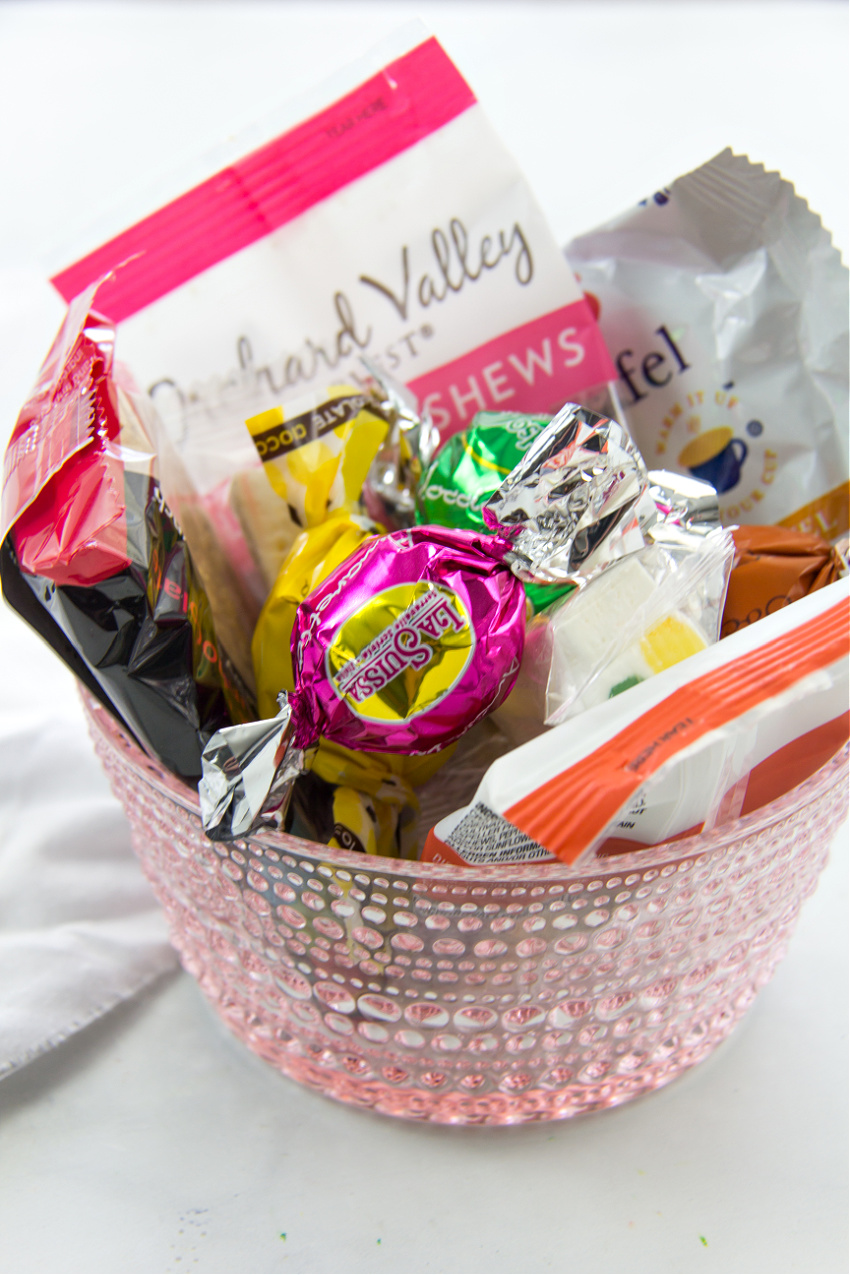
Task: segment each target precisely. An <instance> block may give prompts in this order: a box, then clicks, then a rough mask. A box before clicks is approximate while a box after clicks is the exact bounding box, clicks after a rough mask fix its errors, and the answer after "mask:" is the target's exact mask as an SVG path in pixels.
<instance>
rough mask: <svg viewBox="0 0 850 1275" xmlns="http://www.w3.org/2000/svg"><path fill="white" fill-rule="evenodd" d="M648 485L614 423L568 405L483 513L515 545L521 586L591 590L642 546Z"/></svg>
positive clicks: (512, 554)
mask: <svg viewBox="0 0 850 1275" xmlns="http://www.w3.org/2000/svg"><path fill="white" fill-rule="evenodd" d="M648 485H649V479H648V476H647V472H646V467H645V465H644V463H643V460H642V458H641V456H640V453H639V452H638V450H637V448H636V447H635V445H634V443H633V442H632V440H631V438H630V436H629V434H628V432H627V431H626V430H625V429H624V428H623V426H622V425H620V424H619V423H618V422H617V421H614V420H611V419H610V418H609V417H607V416H600V415H599V414H598V413H597V412H592V411H590V409H589V408H586V407H580V406H579V405H578V404H576V403H567V404H566V405H565V406H564V407H562V408H561V410H560V412H558V414H557V416H555V417H553V418H552V420H551V421H550V422H549V425H548V426H547V427H546V429H545V430H543V432H542V433H541V434H539V435H538V436H537V438H536V439H535V441H534V442H533V443H532V445H531V447H530V448H529V449H528V451H527V452H526V454H525V456H524V457H523V459H522V460H521V461H520V463H519V464H518V465H517V466H516V468H515V469H514V470H512V471H511V473H510V474H509V475H508V477H507V478H506V479H505V481H504V482H503V483H502V486H501V487H500V488H499V490H498V491H497V492H495V493H494V495H492V496H491V497H490V499H489V500H488V501H487V503H486V504H485V505H484V506H483V509H482V514H483V516H484V521H485V523H486V524H487V526H488V527H489V528H490V530H491V531H493V532H497V533H501V534H502V535H504V536H506V537H508V538H509V539H510V541H511V547H510V549H509V550H508V552H507V554H506V557H505V561H506V562H507V564H508V565H509V566H510V567H511V569H512V571H513V572H514V574H515V575H517V576H519V578H520V579H521V580H524V581H527V582H533V583H542V584H576V585H582V584H586V583H587V581H588V580H589V579H590V578H591V576H593V575H595V574H596V573H597V572H598V571H601V570H602V569H603V568H604V567H606V566H608V564H609V563H610V562H613V561H614V560H615V559H616V558H621V557H623V556H624V555H625V554H627V553H632V552H634V551H635V550H636V549H641V548H643V546H644V543H645V540H644V536H643V534H642V531H641V528H640V525H639V522H638V519H637V516H636V513H637V507H638V503H639V501H640V499H641V497H642V496H643V495H644V493H645V492H646V490H647V488H648Z"/></svg>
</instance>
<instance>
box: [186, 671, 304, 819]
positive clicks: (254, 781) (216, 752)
mask: <svg viewBox="0 0 850 1275" xmlns="http://www.w3.org/2000/svg"><path fill="white" fill-rule="evenodd" d="M278 703H279V704H280V712H279V713H278V714H277V716H276V717H273V718H271V719H270V720H269V719H267V720H263V721H258V722H246V723H245V724H244V725H241V726H226V727H224V728H223V729H222V730H219V731H216V733H215V734H214V735H213V736H212V738H211V739H210V741H209V743H208V744H207V746H206V748H205V749H204V751H203V755H202V757H201V765H202V768H203V775H202V777H201V781H200V783H199V784H198V796H199V797H200V802H201V820H202V822H203V825H204V832H205V833H206V834H207V836H208V837H209V839H210V840H211V841H235V840H236V839H237V838H239V837H246V836H248V834H249V833H251V832H254V831H256V830H257V829H258V828H260V827H280V825H281V824H282V823H283V819H284V816H285V815H286V811H287V807H288V806H289V798H290V795H291V792H292V785H293V783H294V782H295V780H296V778H297V777H298V775H299V774H300V773H301V771H302V769H303V764H304V753H303V751H302V750H301V749H300V748H296V747H294V745H293V743H292V734H293V722H292V710H291V707H290V705H289V702H288V698H287V695H286V692H282V693H281V694H280V695H279V697H278Z"/></svg>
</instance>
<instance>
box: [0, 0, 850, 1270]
mask: <svg viewBox="0 0 850 1275" xmlns="http://www.w3.org/2000/svg"><path fill="white" fill-rule="evenodd" d="M417 12H418V13H419V14H420V15H422V16H423V17H424V18H425V20H426V22H428V23H429V24H430V25H431V26H432V28H433V29H434V31H435V32H436V34H437V35H438V36H439V37H440V38H441V40H442V41H443V43H444V44H445V46H446V48H447V50H448V51H449V53H450V54H451V55H452V56H453V58H454V59H455V61H456V62H457V63H458V65H459V66H460V68H461V70H462V72H463V73H464V74H465V76H466V77H467V78H468V80H469V81H470V83H471V84H472V86H473V88H474V89H475V91H476V92H477V94H478V96H479V98H480V100H481V101H482V102H483V103H484V105H485V107H486V109H487V111H488V113H489V114H490V116H491V118H492V119H493V122H494V123H495V124H496V126H497V128H498V129H499V130H500V132H501V133H502V135H503V136H504V138H505V140H506V141H507V143H508V145H509V146H510V147H511V149H512V150H513V152H514V153H515V154H516V155H517V157H518V158H519V160H520V162H521V164H522V165H523V167H524V168H525V170H526V172H527V174H528V176H529V178H530V180H531V182H532V185H533V186H534V187H535V189H536V191H537V193H538V196H539V198H540V200H541V202H542V204H543V206H544V209H545V210H546V212H547V214H548V215H549V217H550V220H551V222H552V225H553V229H554V231H555V233H556V235H557V237H558V239H559V241H561V242H563V241H566V239H568V238H569V237H570V236H571V235H572V234H574V233H578V232H579V231H581V230H584V229H586V228H588V227H590V226H592V225H593V224H594V223H596V222H598V221H600V220H601V219H603V218H604V217H606V216H609V215H613V214H615V213H617V212H619V211H621V210H622V209H624V208H626V207H627V206H629V204H631V203H632V202H633V201H634V200H635V199H637V198H639V197H641V196H642V195H644V194H645V193H647V192H649V191H652V190H654V189H656V188H658V187H659V186H662V185H664V184H665V183H666V182H667V181H669V180H670V179H671V178H672V177H675V176H676V175H678V174H679V173H681V172H684V171H686V170H687V169H689V168H692V167H694V166H695V165H697V164H699V163H701V162H703V161H704V160H706V159H708V158H709V157H710V156H711V155H713V154H715V153H716V152H717V151H719V150H721V149H722V148H723V147H724V146H725V145H727V144H731V145H732V146H733V147H734V148H735V149H737V150H740V151H746V152H748V153H749V154H750V155H751V157H752V158H754V159H759V160H763V161H764V162H765V163H766V165H767V166H768V167H775V168H779V169H781V171H782V172H783V174H784V175H785V176H786V177H789V178H791V179H792V180H793V181H794V182H795V183H796V185H797V188H798V190H799V191H800V192H801V193H802V194H804V195H805V196H806V197H807V198H808V199H809V201H810V203H811V205H812V206H813V207H814V208H816V209H817V210H818V211H819V212H820V213H821V214H822V216H823V218H824V221H825V223H826V224H827V225H828V226H830V228H831V229H832V230H833V232H834V236H835V239H836V242H837V243H838V245H839V246H840V247H841V248H842V249H844V250H845V251H846V248H847V244H848V238H850V236H848V225H847V163H846V154H847V127H846V126H847V109H846V82H847V52H846V49H847V41H846V33H847V10H846V7H845V6H843V5H840V4H838V3H828V2H825V3H821V2H819V0H807V2H806V3H805V4H803V3H800V4H788V5H778V4H767V3H745V2H742V3H736V4H732V3H709V4H702V3H687V4H685V3H679V4H672V3H656V4H645V3H640V2H639V0H634V2H628V0H626V2H623V3H608V2H600V0H596V2H595V3H579V2H578V0H576V2H575V3H560V4H557V3H554V2H553V0H550V2H549V3H534V2H532V0H525V3H521V4H520V3H509V2H508V0H503V2H502V3H495V2H494V3H490V4H487V3H484V0H479V2H478V3H475V2H464V0H453V2H452V3H439V4H434V3H427V2H423V3H421V4H419V5H415V6H414V5H408V4H404V3H398V2H393V0H382V2H375V3H371V4H367V3H360V2H359V0H349V2H348V3H345V4H341V3H338V4H333V3H324V2H322V0H313V2H312V3H305V4H296V3H285V4H283V3H281V4H276V5H275V4H259V3H257V4H255V3H240V4H235V3H234V4H230V3H219V4H215V3H201V2H200V0H198V2H196V3H191V4H189V3H185V4H170V5H169V4H164V3H163V4H157V3H145V4H141V3H139V4H131V3H123V4H107V3H99V4H93V3H92V4H78V3H73V2H69V3H62V4H43V3H40V2H38V0H30V2H29V3H26V4H23V3H19V4H14V3H7V4H5V5H3V6H2V7H0V118H2V119H3V120H4V121H5V127H4V128H3V130H2V133H0V162H2V172H3V182H2V187H3V195H4V199H3V202H2V205H0V341H2V349H3V358H2V360H0V364H1V365H2V371H0V413H2V424H0V436H3V435H4V431H5V432H8V430H9V429H10V428H11V424H12V421H13V419H14V416H15V413H16V411H17V409H18V407H19V405H20V403H21V402H22V401H23V399H24V398H25V396H26V394H27V391H28V390H29V387H30V385H31V383H32V381H33V379H34V376H35V373H36V371H37V368H38V365H39V363H40V361H41V358H42V357H43V355H44V353H45V351H46V349H47V347H48V345H49V343H50V340H51V339H52V336H53V334H54V331H55V329H56V327H57V326H58V321H59V319H60V317H61V307H60V306H59V304H58V302H57V301H56V299H55V298H54V297H52V296H51V294H50V292H49V290H48V289H47V288H46V287H45V286H44V285H43V278H44V274H45V270H44V266H43V262H44V260H45V258H46V257H48V255H49V254H50V253H52V252H53V250H54V248H55V246H56V244H57V243H61V242H62V240H63V239H64V240H65V241H68V240H69V239H70V238H72V236H70V235H69V234H68V231H67V227H68V226H70V225H79V226H85V224H86V223H87V222H89V221H91V219H92V216H93V215H95V214H97V213H98V212H99V211H100V210H101V209H103V208H107V207H108V206H109V205H110V204H112V203H121V202H122V201H123V200H124V199H125V198H127V197H128V191H130V188H131V187H133V186H137V187H141V188H142V189H143V188H144V186H145V184H146V183H147V182H148V180H150V178H151V177H152V176H154V175H156V174H158V173H160V172H163V171H164V172H166V173H167V172H168V170H169V169H172V168H174V167H175V166H177V167H179V165H180V164H181V162H183V161H184V160H186V159H187V157H188V158H191V157H193V156H194V155H196V154H197V153H198V152H199V151H204V150H205V149H207V148H209V147H211V146H213V145H215V144H216V143H217V142H218V141H219V140H220V139H221V137H222V136H225V135H227V134H228V133H230V132H232V131H235V129H236V128H239V127H241V126H242V125H244V124H247V123H249V122H250V121H251V120H252V118H257V117H261V116H263V115H264V114H265V113H267V112H268V111H270V110H272V108H273V107H274V105H275V103H276V102H279V101H280V100H282V99H286V98H288V97H290V96H292V95H293V94H296V93H298V92H300V91H302V90H303V89H306V88H309V87H311V86H312V85H313V84H315V83H317V82H319V81H321V79H322V78H324V76H325V75H326V74H327V73H329V72H332V71H333V70H335V69H336V68H337V67H339V66H342V65H344V64H345V63H346V62H347V61H349V60H350V59H351V58H352V57H354V56H356V55H357V54H358V53H360V52H361V51H363V50H365V49H367V48H368V47H369V46H370V45H372V44H374V43H376V42H377V41H378V40H379V39H381V38H382V37H383V36H384V35H386V34H388V33H389V32H391V31H392V30H393V29H394V28H396V27H398V25H399V24H400V23H401V22H402V21H405V20H407V19H409V18H411V17H413V16H415V14H416V13H417ZM68 255H69V254H67V253H65V254H63V253H61V252H60V253H59V254H58V257H57V256H55V255H54V256H53V257H52V259H51V260H49V262H48V264H54V265H55V264H58V263H60V262H61V261H62V258H63V256H64V257H65V258H66V259H67V257H68ZM12 625H15V626H16V627H15V628H14V629H13V628H12V627H11V626H12ZM0 642H2V646H0V649H2V650H3V652H4V654H5V655H6V656H7V657H8V656H10V655H12V654H13V655H14V661H13V666H11V665H10V662H8V660H4V662H3V665H2V666H0V730H5V729H7V728H8V727H9V723H10V721H11V719H12V713H13V707H14V704H15V703H17V702H19V701H18V698H17V697H19V695H20V686H21V683H22V680H23V679H28V680H29V682H30V683H31V686H32V701H33V703H34V704H42V705H47V706H49V705H50V703H52V702H57V703H61V705H62V710H63V712H64V713H65V714H66V715H67V716H68V717H69V718H75V715H76V718H75V720H77V721H78V723H79V741H80V747H81V748H85V747H87V746H88V745H87V743H86V742H85V738H84V728H83V725H82V719H81V717H80V715H79V713H78V710H77V708H76V707H75V705H74V692H73V688H72V686H71V684H70V679H69V678H68V677H67V676H66V675H65V673H64V671H63V670H62V669H61V668H59V666H58V665H57V664H56V661H55V660H54V659H53V657H52V656H51V655H50V654H49V653H48V652H46V651H45V650H44V649H43V648H42V647H41V645H40V644H39V643H38V641H37V640H36V639H35V638H34V637H32V636H31V635H29V634H28V633H27V632H26V631H25V630H23V629H22V628H21V627H20V626H19V625H17V622H16V621H15V620H14V618H13V617H11V616H4V617H3V623H2V624H0ZM10 706H11V707H10ZM0 788H2V776H0ZM22 817H23V816H22ZM2 835H3V833H2V830H0V853H2V846H3V842H2ZM846 909H847V829H846V827H845V828H844V829H843V830H842V832H841V833H839V835H838V837H837V838H836V842H835V847H834V851H833V856H832V860H831V862H830V865H829V867H828V868H827V870H826V872H825V874H824V876H823V879H822V882H821V885H820V888H819V890H818V892H817V894H816V895H815V896H814V897H813V898H812V899H811V900H810V901H808V902H807V903H806V905H805V907H804V909H803V913H802V917H801V921H800V924H799V928H798V931H797V933H796V935H795V937H794V940H793V942H792V945H791V949H790V954H789V956H788V958H787V959H786V961H785V962H784V963H783V964H782V965H781V966H780V968H779V970H778V972H777V974H776V976H775V978H774V980H773V982H772V983H771V984H770V985H769V986H768V987H767V988H766V989H764V991H763V992H762V993H761V994H760V996H759V998H758V1000H757V1002H756V1004H755V1006H754V1008H753V1009H752V1011H751V1012H750V1015H749V1017H748V1018H747V1019H746V1020H745V1022H744V1023H743V1024H742V1025H741V1026H740V1027H739V1028H738V1029H737V1030H736V1032H735V1033H734V1035H733V1036H732V1038H731V1039H730V1040H729V1041H728V1042H727V1043H726V1044H725V1045H724V1046H723V1047H721V1049H720V1050H719V1051H718V1052H717V1053H716V1054H715V1055H713V1056H712V1057H711V1058H710V1059H709V1060H708V1061H707V1062H705V1063H703V1064H702V1065H701V1066H700V1067H698V1068H697V1069H695V1070H694V1071H692V1072H691V1073H689V1074H688V1075H687V1076H685V1077H684V1078H682V1079H681V1080H679V1081H677V1082H676V1083H674V1084H673V1085H671V1086H670V1087H669V1088H667V1089H666V1090H663V1091H661V1092H659V1093H657V1094H654V1095H651V1096H649V1097H647V1098H644V1099H641V1100H639V1101H636V1102H633V1103H632V1104H630V1105H628V1106H625V1107H621V1108H619V1109H617V1110H615V1111H611V1112H607V1113H604V1114H599V1115H594V1116H590V1117H584V1118H581V1119H576V1120H572V1121H567V1122H564V1123H562V1124H556V1125H548V1126H547V1125H540V1126H530V1127H525V1128H515V1129H506V1130H480V1129H470V1130H462V1129H441V1128H439V1127H424V1126H417V1125H410V1124H404V1123H401V1122H397V1121H393V1120H390V1119H387V1118H382V1117H374V1116H370V1115H368V1114H365V1113H363V1112H360V1111H356V1110H353V1109H349V1108H345V1107H342V1106H340V1105H338V1104H335V1103H333V1102H331V1101H329V1100H327V1099H324V1098H321V1097H319V1096H317V1095H315V1094H312V1093H310V1092H308V1091H306V1090H303V1089H301V1088H299V1087H298V1086H296V1085H294V1084H293V1083H291V1082H289V1081H287V1080H284V1079H282V1078H281V1077H279V1076H278V1075H277V1074H276V1073H275V1072H274V1071H272V1070H271V1069H270V1068H268V1067H267V1066H266V1065H265V1064H263V1063H261V1062H260V1061H259V1060H258V1059H256V1058H254V1057H253V1056H252V1055H251V1054H249V1053H248V1052H247V1051H246V1050H245V1049H243V1047H242V1046H241V1045H239V1044H238V1043H237V1042H236V1041H234V1040H231V1038H230V1037H229V1036H228V1035H227V1034H226V1032H225V1030H224V1028H222V1027H220V1026H219V1024H218V1022H217V1020H216V1019H215V1018H214V1017H213V1015H212V1012H211V1011H210V1010H208V1009H207V1007H206V1006H205V1004H204V1002H203V1000H202V998H201V996H200V993H199V992H198V991H197V989H196V987H195V985H194V984H193V982H192V981H191V980H190V979H189V978H188V976H186V975H183V974H179V975H173V976H166V977H165V978H164V979H163V980H161V981H160V982H159V983H158V984H156V985H155V986H154V987H153V988H151V989H150V990H149V991H148V992H146V993H145V994H143V995H142V996H141V997H139V998H137V999H136V1000H134V1001H131V1002H129V1003H127V1004H125V1005H124V1006H122V1007H120V1008H119V1009H117V1010H115V1011H113V1012H112V1013H111V1014H109V1015H107V1016H106V1017H105V1018H103V1019H102V1020H101V1021H100V1022H99V1023H97V1024H95V1025H94V1026H92V1027H90V1028H88V1029H87V1030H85V1031H83V1032H81V1033H79V1034H78V1035H76V1036H74V1037H73V1038H72V1039H71V1040H69V1041H68V1042H66V1043H65V1044H64V1045H62V1046H61V1047H59V1048H58V1049H55V1050H53V1051H52V1052H51V1053H49V1054H47V1055H45V1056H44V1057H42V1058H40V1059H38V1060H37V1061H35V1062H33V1063H31V1064H30V1065H29V1066H26V1067H24V1068H23V1069H22V1070H20V1071H19V1072H17V1073H16V1074H14V1075H12V1076H11V1077H9V1078H8V1079H6V1080H3V1081H2V1083H0V1138H2V1142H1V1143H0V1145H2V1147H3V1152H2V1155H0V1271H4V1272H5V1271H20V1270H26V1271H55V1270H62V1271H98V1272H99V1271H151V1270H156V1271H191V1270H195V1271H211V1272H212V1271H246V1270H249V1271H286V1270H291V1271H352V1272H354V1271H384V1270H387V1271H424V1270H433V1271H463V1272H478V1271H506V1272H515V1271H556V1272H557V1271H561V1272H567V1271H588V1270H589V1271H635V1272H637V1271H648V1272H655V1271H676V1272H683V1271H724V1272H725V1271H729V1272H735V1271H748V1272H749V1271H753V1272H756V1271H766V1272H776V1271H797V1270H799V1271H806V1272H814V1271H825V1272H826V1271H829V1272H831V1271H838V1270H842V1269H846V1265H847V1250H846V1199H847V1173H846V1164H847V1156H846V1152H847V1147H846V1142H847V1137H846V1130H847V1113H846V1096H847V1084H846V1039H847V999H848V998H847V977H846V973H847V968H846V933H847V923H846V916H847V911H846Z"/></svg>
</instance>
